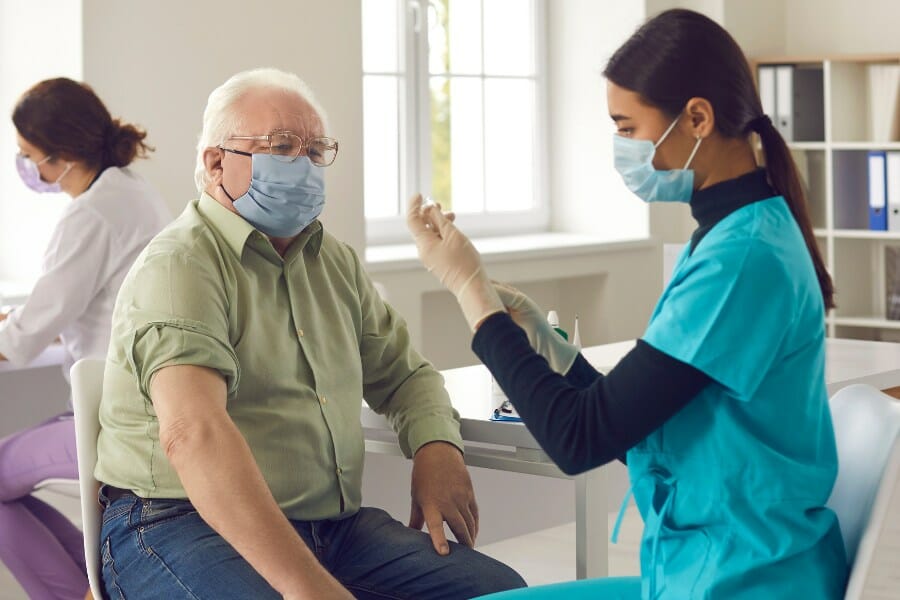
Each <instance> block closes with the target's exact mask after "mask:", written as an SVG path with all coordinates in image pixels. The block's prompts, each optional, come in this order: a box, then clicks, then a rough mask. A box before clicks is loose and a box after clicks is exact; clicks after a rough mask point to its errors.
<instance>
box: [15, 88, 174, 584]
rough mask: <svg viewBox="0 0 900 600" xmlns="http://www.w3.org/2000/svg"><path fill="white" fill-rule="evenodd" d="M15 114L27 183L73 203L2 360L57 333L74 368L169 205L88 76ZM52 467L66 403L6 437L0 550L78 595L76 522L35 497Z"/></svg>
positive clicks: (24, 578) (40, 94) (131, 134)
mask: <svg viewBox="0 0 900 600" xmlns="http://www.w3.org/2000/svg"><path fill="white" fill-rule="evenodd" d="M12 119H13V123H14V125H15V127H16V131H17V134H18V135H17V140H18V146H19V153H18V155H17V156H16V166H17V168H18V171H19V174H20V175H21V177H22V181H23V182H24V183H25V185H26V186H28V187H29V188H31V189H32V190H34V191H36V192H63V193H65V194H67V195H68V196H70V197H71V198H72V202H71V203H70V204H69V205H68V206H67V207H66V208H65V209H64V210H63V213H62V216H61V217H60V220H59V222H58V223H57V224H56V228H55V230H54V231H53V234H52V236H51V238H50V243H49V245H48V246H47V249H46V251H45V253H44V260H43V266H42V272H41V275H40V277H39V278H38V280H37V282H36V283H35V286H34V289H33V290H32V292H31V295H30V296H29V297H28V300H27V301H26V302H25V304H23V305H22V306H20V307H18V308H16V309H15V310H13V311H12V312H10V313H9V314H4V315H0V360H8V361H10V362H12V363H15V364H18V365H24V364H26V363H28V362H30V361H31V360H32V359H34V358H35V357H36V356H37V355H38V354H40V353H41V351H42V350H44V348H46V347H47V345H48V344H51V343H52V342H53V341H54V339H56V338H57V337H58V338H59V341H60V343H62V345H63V347H64V348H65V351H66V360H65V363H64V365H63V369H64V370H63V373H64V374H65V375H66V377H67V378H68V372H69V367H70V366H71V365H72V363H74V362H75V361H76V360H78V359H80V358H84V357H87V356H99V357H105V356H106V348H107V346H108V345H109V334H110V322H111V318H112V309H113V303H114V302H115V299H116V293H117V292H118V290H119V286H120V285H121V283H122V280H123V279H124V277H125V274H126V273H127V271H128V269H129V268H130V267H131V263H132V262H133V261H134V259H135V258H136V257H137V255H138V253H139V252H140V251H141V250H142V249H143V248H144V246H145V245H146V244H147V242H149V241H150V239H151V238H152V237H153V236H154V235H156V233H157V232H159V231H160V230H161V229H162V228H163V226H164V225H165V224H166V223H167V222H168V221H169V214H168V211H167V209H166V207H165V204H164V203H163V200H162V198H161V196H160V195H159V194H158V193H157V192H156V190H155V189H153V187H151V186H150V185H149V184H148V183H147V182H146V181H144V180H143V179H142V178H141V177H140V176H139V175H137V174H136V173H134V172H133V171H131V170H130V169H128V168H127V167H128V165H129V164H131V162H132V161H133V160H134V159H135V158H138V157H145V156H146V155H147V152H148V151H149V150H152V148H150V147H149V146H147V145H146V144H145V143H144V138H145V136H146V133H145V132H144V131H142V130H140V129H138V128H137V127H135V126H134V125H131V124H128V123H122V122H120V121H119V120H118V119H113V118H112V117H111V116H110V114H109V111H108V110H107V109H106V107H105V106H104V105H103V103H102V102H101V101H100V99H99V98H98V97H97V96H96V94H94V92H93V91H92V90H91V89H90V88H89V87H88V86H87V85H85V84H82V83H78V82H76V81H72V80H70V79H62V78H61V79H49V80H46V81H42V82H40V83H38V84H36V85H34V86H33V87H32V88H31V89H29V90H28V91H26V92H25V93H24V94H23V95H22V97H21V98H20V99H19V101H18V103H17V104H16V106H15V108H14V110H13V115H12ZM32 400H33V399H31V398H27V397H23V398H16V399H11V398H2V399H0V401H2V402H3V403H6V402H12V401H17V402H23V403H24V402H30V401H32ZM62 408H64V407H60V409H62ZM0 410H2V406H0ZM50 477H62V478H69V479H77V478H78V468H77V461H76V456H75V426H74V424H73V421H72V413H71V412H64V413H63V414H60V415H58V416H56V417H54V418H52V419H49V420H48V421H45V422H44V423H41V424H40V425H37V426H35V427H32V428H30V429H26V430H24V431H19V432H17V433H14V434H12V435H11V436H9V437H6V438H4V439H2V440H0V560H2V561H3V563H4V564H5V565H6V567H7V568H8V569H9V570H10V571H11V572H12V574H13V575H14V576H15V577H16V579H17V580H18V582H19V584H20V585H21V586H22V587H23V588H24V590H25V592H26V593H27V594H28V597H29V598H67V599H68V598H73V599H76V598H77V599H79V600H80V599H82V598H84V594H85V591H87V589H88V582H87V574H86V570H85V564H84V549H83V545H82V538H81V532H80V531H79V530H78V529H77V528H76V527H75V526H74V525H73V524H72V523H71V522H69V520H68V519H66V518H65V517H64V516H63V515H61V514H60V513H59V512H57V511H56V510H55V509H53V508H52V507H50V506H49V505H47V504H45V503H44V502H42V501H40V500H38V499H37V498H35V497H34V496H32V495H31V492H32V490H33V489H34V485H35V484H36V483H38V482H40V481H42V480H44V479H47V478H50Z"/></svg>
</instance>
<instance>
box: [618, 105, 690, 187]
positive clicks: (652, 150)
mask: <svg viewBox="0 0 900 600" xmlns="http://www.w3.org/2000/svg"><path fill="white" fill-rule="evenodd" d="M679 118H680V115H679V116H678V117H676V118H675V120H674V121H672V124H671V125H669V128H668V129H666V131H665V133H663V134H662V137H661V138H659V141H658V142H656V143H655V144H654V143H653V142H651V141H650V140H635V139H632V138H627V137H623V136H621V135H614V136H613V158H614V161H615V167H616V171H618V172H619V175H621V176H622V179H623V180H624V181H625V185H626V186H628V189H630V190H631V191H632V192H634V194H635V195H636V196H637V197H638V198H640V199H641V200H644V201H645V202H690V201H691V194H693V192H694V172H693V171H692V170H690V169H688V167H689V166H690V164H691V161H692V160H694V155H695V154H697V149H698V148H700V142H702V141H703V138H700V137H698V138H697V143H696V144H694V149H693V151H692V152H691V155H690V156H689V157H688V159H687V162H686V163H684V167H683V168H681V169H673V170H671V171H658V170H657V169H655V168H654V167H653V156H654V155H655V154H656V149H657V148H659V146H660V144H662V143H663V141H664V140H665V139H666V138H667V137H668V135H669V134H670V133H671V132H672V130H673V129H674V128H675V125H676V123H678V119H679Z"/></svg>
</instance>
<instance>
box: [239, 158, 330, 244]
mask: <svg viewBox="0 0 900 600" xmlns="http://www.w3.org/2000/svg"><path fill="white" fill-rule="evenodd" d="M251 160H252V175H251V178H250V188H249V189H248V190H247V192H246V193H245V194H244V195H242V196H241V197H240V198H237V199H234V198H232V197H231V194H229V193H228V190H225V187H224V186H222V190H224V191H225V195H226V196H228V198H229V199H231V201H232V203H233V204H234V208H235V210H237V212H238V214H239V215H241V216H242V217H244V218H245V219H246V220H247V221H248V222H249V223H250V224H251V225H253V226H254V227H255V228H257V229H258V230H260V231H261V232H263V233H265V234H266V235H269V236H272V237H281V238H287V237H293V236H295V235H297V234H298V233H300V232H301V231H303V230H304V229H305V228H306V226H307V225H309V224H310V223H312V222H313V221H315V220H316V218H317V217H318V216H319V214H321V212H322V208H323V207H324V206H325V174H324V172H323V168H322V167H318V166H316V165H314V164H313V163H312V161H310V160H309V157H307V156H300V157H297V159H296V160H294V161H293V162H284V161H281V160H278V159H276V158H274V157H273V156H272V155H271V154H269V153H268V152H263V153H259V154H252V155H251Z"/></svg>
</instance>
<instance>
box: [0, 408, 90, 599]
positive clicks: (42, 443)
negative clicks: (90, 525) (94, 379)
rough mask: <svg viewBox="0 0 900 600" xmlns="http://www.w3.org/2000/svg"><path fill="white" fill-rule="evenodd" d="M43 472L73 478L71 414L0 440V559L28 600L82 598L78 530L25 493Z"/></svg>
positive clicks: (82, 568)
mask: <svg viewBox="0 0 900 600" xmlns="http://www.w3.org/2000/svg"><path fill="white" fill-rule="evenodd" d="M49 477H63V478H68V479H77V478H78V461H77V459H76V454H75V423H74V421H73V420H72V415H71V413H70V414H65V415H59V416H57V417H54V418H52V419H50V420H48V421H45V422H43V423H41V424H40V425H37V426H35V427H32V428H31V429H26V430H24V431H19V432H17V433H14V434H12V435H10V436H9V437H6V438H4V439H2V440H0V560H2V561H3V563H4V564H5V565H6V568H7V569H9V570H10V572H12V574H13V576H14V577H15V578H16V579H17V580H18V582H19V584H20V585H21V586H22V588H24V590H25V592H26V593H27V594H28V597H29V598H31V599H32V600H34V599H38V600H45V599H46V600H51V599H58V598H65V599H67V600H68V599H69V598H72V599H75V600H83V598H84V595H85V593H86V592H87V589H88V581H87V574H86V573H87V569H86V567H85V564H84V543H83V541H82V537H81V532H80V531H79V530H78V528H77V527H75V525H74V524H73V523H72V522H71V521H69V520H68V519H67V518H66V517H64V516H63V515H61V514H60V513H59V512H58V511H57V510H56V509H54V508H52V507H51V506H50V505H48V504H46V503H44V502H41V501H40V500H38V499H37V498H35V497H34V496H32V495H31V492H32V490H33V489H34V486H35V484H36V483H38V482H40V481H43V480H44V479H47V478H49Z"/></svg>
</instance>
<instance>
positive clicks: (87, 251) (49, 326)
mask: <svg viewBox="0 0 900 600" xmlns="http://www.w3.org/2000/svg"><path fill="white" fill-rule="evenodd" d="M170 220H171V216H170V214H169V211H168V209H167V208H166V205H165V202H164V201H163V199H162V197H161V196H160V194H159V193H158V192H157V191H156V190H155V189H153V188H152V187H151V186H150V185H149V184H148V183H147V182H146V181H145V180H144V179H143V178H141V177H140V176H139V175H137V174H136V173H134V172H132V171H131V170H129V169H127V168H118V167H109V168H107V169H106V170H105V171H103V173H101V175H100V177H99V178H98V179H97V180H96V181H95V182H94V184H93V185H92V186H91V187H90V189H88V190H87V191H86V192H84V193H83V194H82V195H80V196H78V197H77V198H75V199H74V200H73V201H72V202H71V203H70V204H69V205H68V206H67V207H66V209H65V210H64V211H63V214H62V217H61V218H60V220H59V223H57V225H56V229H55V230H54V231H53V236H52V237H51V238H50V243H49V245H48V246H47V250H46V252H45V253H44V259H43V264H42V268H41V276H40V278H39V279H38V280H37V283H36V284H35V286H34V289H33V290H32V292H31V295H30V296H29V297H28V300H27V301H26V302H25V304H23V305H22V306H19V307H17V308H16V309H15V310H13V311H12V312H11V313H10V315H9V317H8V318H7V319H6V320H5V321H2V322H0V354H3V355H4V356H6V358H7V359H8V360H9V361H10V362H12V363H14V364H27V363H28V362H30V361H31V360H33V359H34V358H35V357H36V356H37V355H38V354H40V353H41V351H43V350H44V348H46V347H47V345H48V344H50V343H51V342H52V341H53V340H54V339H55V338H56V337H57V336H59V337H60V339H61V340H62V343H63V346H64V347H65V350H66V359H65V362H64V364H63V374H64V375H65V377H66V379H68V377H69V368H70V367H71V366H72V364H73V363H74V362H75V361H77V360H79V359H81V358H84V357H88V356H95V357H105V356H106V350H107V347H108V346H109V335H110V327H111V321H112V312H113V305H114V304H115V301H116V295H117V294H118V292H119V286H121V285H122V281H123V280H124V279H125V275H126V274H127V273H128V270H129V269H130V268H131V264H132V263H133V262H134V260H135V259H136V258H137V255H138V254H139V253H140V252H141V250H143V249H144V246H146V245H147V243H148V242H149V241H150V240H151V239H152V238H153V236H155V235H156V234H157V233H159V231H160V230H161V229H162V228H163V227H164V226H165V225H166V224H168V222H169V221H170Z"/></svg>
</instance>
